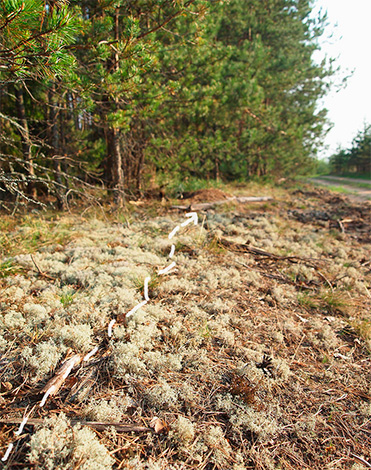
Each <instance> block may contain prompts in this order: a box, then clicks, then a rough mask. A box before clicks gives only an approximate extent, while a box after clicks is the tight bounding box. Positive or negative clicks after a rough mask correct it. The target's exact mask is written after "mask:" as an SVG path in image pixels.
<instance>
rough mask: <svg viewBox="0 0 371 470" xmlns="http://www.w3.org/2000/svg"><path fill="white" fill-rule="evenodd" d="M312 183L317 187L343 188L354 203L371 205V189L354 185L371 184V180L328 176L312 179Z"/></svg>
mask: <svg viewBox="0 0 371 470" xmlns="http://www.w3.org/2000/svg"><path fill="white" fill-rule="evenodd" d="M310 181H311V182H312V183H313V184H315V185H320V186H327V187H331V186H337V187H339V188H343V189H344V190H345V191H347V193H348V194H347V196H348V198H349V199H350V200H352V201H354V202H361V203H362V202H366V203H368V204H369V203H371V189H369V188H364V187H357V186H355V185H354V183H367V184H371V181H370V180H361V179H353V178H345V177H340V176H326V177H324V178H320V177H318V178H311V179H310Z"/></svg>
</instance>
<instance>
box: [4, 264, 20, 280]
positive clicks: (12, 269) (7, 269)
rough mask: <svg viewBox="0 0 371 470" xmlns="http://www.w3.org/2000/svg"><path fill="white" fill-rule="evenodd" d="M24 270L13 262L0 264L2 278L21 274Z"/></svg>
mask: <svg viewBox="0 0 371 470" xmlns="http://www.w3.org/2000/svg"><path fill="white" fill-rule="evenodd" d="M21 271H22V268H21V267H20V266H18V265H17V264H14V262H13V261H12V260H6V261H3V262H2V263H0V278H4V277H8V276H13V275H15V274H19V273H20V272H21Z"/></svg>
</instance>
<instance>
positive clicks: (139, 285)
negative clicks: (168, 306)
mask: <svg viewBox="0 0 371 470" xmlns="http://www.w3.org/2000/svg"><path fill="white" fill-rule="evenodd" d="M162 279H163V278H161V277H160V276H159V275H158V274H157V273H151V279H150V280H149V282H148V295H149V296H150V297H151V295H152V296H153V293H154V291H156V289H157V288H158V286H159V285H160V284H161V281H162ZM133 283H134V286H135V288H136V290H137V291H138V292H139V293H140V294H141V295H142V296H144V286H145V277H134V278H133Z"/></svg>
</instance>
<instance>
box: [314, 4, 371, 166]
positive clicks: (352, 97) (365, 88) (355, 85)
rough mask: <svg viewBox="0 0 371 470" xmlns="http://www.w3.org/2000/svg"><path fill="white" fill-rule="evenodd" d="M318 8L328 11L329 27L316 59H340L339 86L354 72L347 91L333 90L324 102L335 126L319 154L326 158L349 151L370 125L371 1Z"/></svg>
mask: <svg viewBox="0 0 371 470" xmlns="http://www.w3.org/2000/svg"><path fill="white" fill-rule="evenodd" d="M315 6H316V9H315V11H318V9H319V8H322V11H327V16H328V18H327V20H328V21H327V22H328V23H329V24H328V26H327V27H326V31H325V34H324V35H323V36H322V38H321V39H320V47H321V49H322V51H321V52H320V53H317V54H316V55H315V56H314V58H315V59H316V60H318V59H319V58H321V57H323V54H326V55H327V56H328V57H333V58H337V61H336V64H337V65H339V66H340V67H341V72H340V74H338V81H339V82H340V81H341V79H342V78H343V77H345V76H347V75H349V74H350V73H351V72H353V73H352V75H351V77H350V78H348V80H347V86H346V88H343V89H341V90H340V91H336V89H334V90H333V91H331V92H330V93H329V94H328V95H327V96H326V97H325V99H324V103H323V104H324V107H325V108H327V109H328V117H329V119H330V120H331V121H332V123H333V125H334V127H333V128H332V130H331V131H330V132H329V133H328V135H327V137H326V139H325V141H324V146H323V148H322V149H320V152H319V155H320V157H322V158H325V157H328V156H330V155H331V154H332V153H334V152H335V151H336V149H337V148H338V147H339V146H341V147H342V148H349V147H350V145H351V143H352V140H353V138H354V137H355V136H356V135H357V133H358V131H360V130H363V128H364V124H365V123H368V124H371V54H370V48H371V28H370V21H371V0H352V2H350V1H349V0H316V2H315ZM331 36H332V37H331Z"/></svg>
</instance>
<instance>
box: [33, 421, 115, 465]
mask: <svg viewBox="0 0 371 470" xmlns="http://www.w3.org/2000/svg"><path fill="white" fill-rule="evenodd" d="M29 445H30V451H29V453H28V455H27V460H28V462H30V463H31V464H32V465H35V466H36V467H37V468H43V469H45V470H73V469H75V468H77V466H78V468H79V469H80V470H110V469H111V468H112V465H113V463H114V460H113V459H112V457H110V455H109V454H108V452H107V449H106V448H105V447H104V446H103V445H102V444H101V443H100V442H99V440H98V438H97V436H96V435H95V433H94V432H93V431H92V430H91V429H89V428H86V427H84V428H80V427H78V426H75V427H74V428H72V427H71V425H70V424H69V422H68V420H67V418H66V416H65V415H64V414H63V413H61V414H60V415H59V416H56V417H53V418H49V419H46V420H45V423H44V424H43V425H42V426H41V427H39V428H38V429H37V430H36V432H35V433H34V434H33V435H32V436H31V441H30V444H29Z"/></svg>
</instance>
